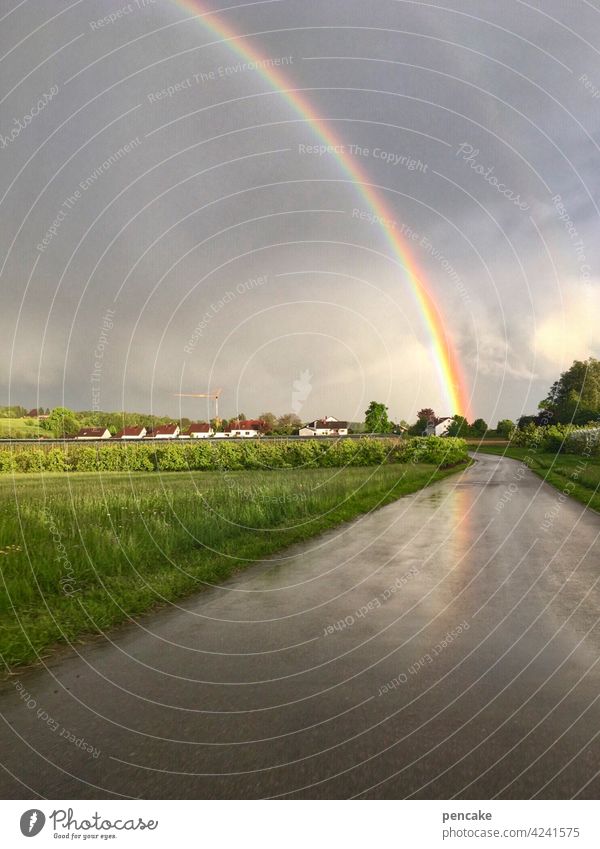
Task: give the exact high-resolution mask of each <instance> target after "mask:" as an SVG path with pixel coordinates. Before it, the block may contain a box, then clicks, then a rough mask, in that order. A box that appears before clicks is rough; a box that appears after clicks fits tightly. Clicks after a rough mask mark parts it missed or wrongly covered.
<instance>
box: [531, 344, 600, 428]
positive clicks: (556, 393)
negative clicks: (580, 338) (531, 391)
mask: <svg viewBox="0 0 600 849" xmlns="http://www.w3.org/2000/svg"><path fill="white" fill-rule="evenodd" d="M539 407H540V409H543V410H548V411H549V412H551V413H552V414H553V417H554V421H557V422H574V423H576V424H585V423H586V422H588V421H590V420H592V419H597V418H598V415H599V414H600V360H596V359H595V358H594V357H590V358H589V359H587V360H574V361H573V365H572V366H571V367H570V368H569V369H567V371H565V372H563V373H562V374H561V376H560V378H559V379H558V380H557V381H555V382H554V383H553V384H552V386H551V387H550V391H549V392H548V397H547V398H544V400H543V401H541V402H540V404H539Z"/></svg>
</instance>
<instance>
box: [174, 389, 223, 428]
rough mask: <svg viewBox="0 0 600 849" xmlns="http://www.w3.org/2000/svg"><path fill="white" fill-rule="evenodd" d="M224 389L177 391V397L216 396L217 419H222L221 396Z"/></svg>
mask: <svg viewBox="0 0 600 849" xmlns="http://www.w3.org/2000/svg"><path fill="white" fill-rule="evenodd" d="M222 391H223V390H222V389H216V390H215V391H214V392H176V393H175V397H176V398H214V401H215V420H216V421H218V422H219V421H221V420H220V418H219V398H220V397H221V393H222Z"/></svg>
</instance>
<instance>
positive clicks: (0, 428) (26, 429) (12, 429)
mask: <svg viewBox="0 0 600 849" xmlns="http://www.w3.org/2000/svg"><path fill="white" fill-rule="evenodd" d="M40 436H50V434H49V433H48V431H47V430H43V428H41V427H40V426H39V424H38V421H37V419H11V418H7V417H5V416H0V438H2V439H5V438H8V437H12V439H37V438H38V437H40Z"/></svg>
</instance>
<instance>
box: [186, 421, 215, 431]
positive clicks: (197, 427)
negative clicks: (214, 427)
mask: <svg viewBox="0 0 600 849" xmlns="http://www.w3.org/2000/svg"><path fill="white" fill-rule="evenodd" d="M210 430H211V427H210V425H209V424H206V422H199V423H198V424H193V425H190V427H189V430H188V433H210Z"/></svg>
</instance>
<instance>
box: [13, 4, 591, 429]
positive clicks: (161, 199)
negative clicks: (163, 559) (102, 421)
mask: <svg viewBox="0 0 600 849" xmlns="http://www.w3.org/2000/svg"><path fill="white" fill-rule="evenodd" d="M205 9H206V10H211V11H214V12H215V13H217V14H218V16H219V18H220V19H221V20H223V21H224V22H226V24H227V26H229V27H232V28H233V29H234V30H235V31H236V32H237V33H239V34H245V35H247V36H248V43H249V44H251V45H252V48H253V49H254V50H257V51H258V52H259V53H260V54H261V55H262V56H264V57H265V58H266V59H267V60H268V61H269V62H273V63H278V64H279V67H280V70H281V71H282V72H283V73H285V76H286V78H287V79H288V81H289V82H290V85H291V86H292V87H294V88H298V89H303V90H304V94H305V97H306V99H307V100H308V101H309V102H310V103H311V106H312V108H313V109H314V110H315V111H316V113H317V114H318V115H319V116H320V117H321V118H322V119H323V120H324V121H325V123H326V124H328V125H329V126H330V127H332V128H335V133H336V135H337V136H338V137H339V138H340V140H341V141H342V143H343V144H344V146H345V147H346V149H351V150H352V151H354V153H353V155H354V156H356V157H357V158H359V159H360V165H361V168H362V171H363V173H366V174H367V175H368V179H369V180H370V181H372V183H373V184H377V185H378V186H380V187H382V188H381V190H380V191H381V193H382V196H385V198H386V203H387V205H388V208H389V209H390V210H391V214H392V216H393V218H392V221H393V226H394V227H395V228H396V231H397V232H398V231H400V232H401V233H403V234H405V235H406V238H407V240H409V241H410V246H411V247H410V250H411V252H412V256H413V258H414V260H415V261H416V263H417V265H418V267H419V269H420V273H421V275H422V277H423V279H424V280H426V282H427V286H428V288H429V290H430V291H431V292H432V293H433V296H434V299H435V303H436V307H437V310H438V312H439V314H440V315H441V317H442V320H443V324H444V328H445V331H446V333H447V336H448V338H450V339H451V340H452V342H453V345H454V346H455V348H456V351H457V356H458V359H459V361H460V364H461V368H462V370H463V372H464V375H465V380H466V383H467V386H468V391H469V394H470V397H471V409H472V417H483V418H484V419H485V420H486V421H488V422H491V423H492V424H495V423H496V421H497V420H498V419H501V418H506V417H508V418H511V419H516V418H517V417H518V416H519V415H521V414H523V413H530V412H534V411H535V410H536V408H537V405H538V402H539V401H540V400H541V399H543V398H544V397H545V395H546V393H547V390H548V387H549V386H550V384H551V383H552V382H553V381H554V380H555V379H556V378H557V377H558V375H559V374H560V373H561V371H564V370H565V369H566V368H568V367H569V365H570V364H571V362H572V360H573V359H575V358H578V359H583V358H586V357H588V356H598V355H600V334H599V333H598V330H597V328H598V324H599V317H600V295H599V291H600V290H599V286H598V283H599V280H600V271H599V260H600V256H599V249H600V241H599V240H598V238H597V231H598V220H599V208H598V203H599V192H598V188H599V180H600V176H599V175H600V169H599V167H598V165H599V164H600V147H599V142H600V135H599V125H600V109H599V105H600V10H598V9H596V8H594V6H593V4H592V3H590V2H587V0H543V2H542V0H538V2H531V3H528V2H523V0H505V2H502V3H498V2H497V0H473V2H471V0H453V2H449V3H445V4H444V3H440V4H437V3H428V2H416V1H415V0H410V2H409V0H373V2H369V3H365V2H364V0H261V2H252V1H251V0H249V2H245V3H243V2H240V0H238V2H229V0H207V2H206V4H205ZM0 57H1V58H0V71H1V79H2V88H1V91H0V161H1V165H2V167H1V168H0V199H1V200H0V285H1V287H2V310H1V313H0V352H1V356H0V368H1V369H2V374H1V382H0V385H1V386H2V388H3V400H2V402H0V403H3V404H8V403H12V404H23V405H24V406H27V407H33V406H40V405H41V406H44V407H46V406H49V407H52V406H56V405H59V404H61V405H65V406H68V407H72V408H74V409H79V410H83V409H86V410H90V409H100V410H120V409H125V410H129V411H143V412H152V413H155V414H157V415H171V416H174V417H176V416H179V415H183V416H189V417H191V418H195V419H204V418H206V417H207V415H208V414H209V412H212V411H213V407H212V406H210V402H208V401H206V400H205V399H180V398H178V397H176V394H177V393H179V392H198V393H202V392H210V391H214V390H216V389H218V388H221V389H222V396H221V401H220V412H221V414H222V415H224V416H227V417H229V416H233V415H235V414H237V413H239V412H244V413H245V414H246V415H248V416H256V415H258V414H259V413H262V412H264V411H273V412H274V413H276V414H283V413H286V412H292V411H293V412H295V413H297V414H298V415H299V416H300V418H302V419H304V420H306V421H308V420H310V419H312V418H315V417H317V416H318V417H321V416H324V415H331V416H335V417H336V418H339V419H349V420H352V421H357V420H362V419H363V418H364V410H365V409H366V407H367V406H368V404H369V402H370V401H371V400H373V399H376V400H378V401H383V402H385V403H386V404H387V406H388V407H389V412H390V416H391V418H392V419H394V420H400V419H405V420H407V421H413V420H414V419H415V417H416V412H417V410H419V409H420V408H422V407H433V409H434V410H435V411H436V412H437V413H438V415H440V416H441V415H452V414H453V413H455V412H457V410H454V409H448V406H449V403H448V396H447V392H446V391H445V390H444V386H443V385H442V383H441V381H440V377H439V372H438V369H437V368H436V360H435V352H434V348H433V344H432V338H431V335H430V333H429V331H428V328H427V325H426V323H425V322H424V320H423V315H422V312H421V310H420V309H419V307H418V304H417V302H416V300H415V298H414V295H413V292H412V289H411V285H410V281H409V279H408V277H407V274H406V271H405V270H404V269H403V268H402V267H401V265H400V264H399V262H398V258H397V257H396V256H394V255H393V253H392V251H391V250H390V246H389V242H388V241H387V239H386V236H385V232H384V230H383V228H382V227H381V226H380V224H379V223H378V222H377V221H376V220H373V210H372V208H371V207H370V206H369V204H368V203H367V202H366V201H365V199H364V196H363V195H362V194H361V191H360V189H359V187H357V186H356V185H354V184H353V183H352V182H351V181H349V180H348V175H347V173H345V172H344V170H343V168H342V167H341V166H340V163H339V160H338V159H337V157H336V156H335V154H333V153H332V152H319V151H315V148H314V146H315V145H318V144H319V143H322V142H321V140H320V139H319V138H318V136H317V135H316V134H315V131H314V128H313V127H311V125H310V123H308V122H307V121H304V120H301V118H300V116H299V115H298V113H297V112H296V111H295V110H294V109H293V108H292V106H291V105H290V103H289V101H288V99H287V98H286V97H285V96H284V95H282V94H281V92H278V91H277V90H275V89H274V88H273V87H272V86H271V85H270V84H269V82H268V81H267V80H266V79H265V77H264V76H263V75H261V74H260V73H259V72H257V71H256V70H254V69H251V68H250V69H248V68H244V67H243V65H241V64H240V63H242V60H241V59H240V57H239V55H238V54H237V53H236V52H235V51H234V50H233V49H232V45H231V44H230V43H226V42H225V43H223V42H222V41H221V42H219V40H218V39H217V38H216V37H215V35H214V34H213V33H212V32H211V31H210V30H209V29H207V27H206V26H205V25H204V24H203V23H202V20H201V19H200V18H197V17H195V16H194V15H193V14H192V12H191V11H190V9H189V8H187V7H185V6H183V5H177V4H176V3H174V2H167V1H166V0H154V2H152V0H131V2H129V3H127V2H124V0H111V2H108V0H71V2H67V0H64V1H63V0H60V2H59V0H35V2H34V0H22V2H19V3H17V2H13V1H12V0H11V2H6V0H1V2H0ZM411 161H413V162H414V163H418V164H416V166H415V167H412V168H409V167H407V166H408V163H409V162H411ZM500 188H501V189H502V191H501V190H500Z"/></svg>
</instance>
